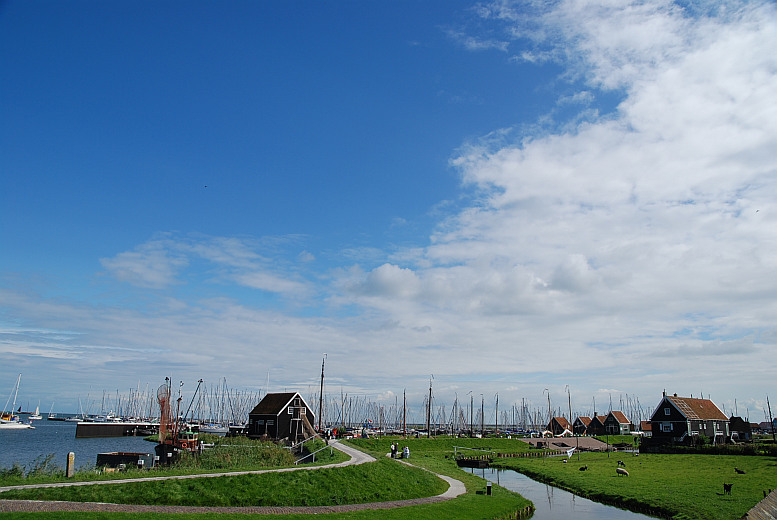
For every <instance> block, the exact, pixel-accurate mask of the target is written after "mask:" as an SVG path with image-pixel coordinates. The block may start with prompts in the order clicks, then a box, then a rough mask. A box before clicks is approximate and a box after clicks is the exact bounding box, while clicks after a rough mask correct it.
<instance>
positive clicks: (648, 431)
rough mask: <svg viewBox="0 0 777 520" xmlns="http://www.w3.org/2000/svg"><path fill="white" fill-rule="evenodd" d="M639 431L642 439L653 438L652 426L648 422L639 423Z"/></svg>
mask: <svg viewBox="0 0 777 520" xmlns="http://www.w3.org/2000/svg"><path fill="white" fill-rule="evenodd" d="M639 431H641V432H642V436H643V437H652V436H653V425H652V424H650V421H639Z"/></svg>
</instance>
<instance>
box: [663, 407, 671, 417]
mask: <svg viewBox="0 0 777 520" xmlns="http://www.w3.org/2000/svg"><path fill="white" fill-rule="evenodd" d="M671 413H672V410H671V409H670V408H664V415H670V414H671Z"/></svg>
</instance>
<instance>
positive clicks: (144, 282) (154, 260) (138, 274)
mask: <svg viewBox="0 0 777 520" xmlns="http://www.w3.org/2000/svg"><path fill="white" fill-rule="evenodd" d="M168 246H169V241H167V240H164V239H160V240H152V241H150V242H148V243H146V244H143V245H141V246H139V247H137V248H135V249H134V250H133V251H126V252H124V253H119V254H118V255H116V256H114V257H113V258H101V259H100V263H101V264H102V266H103V267H104V268H105V269H107V270H108V271H109V272H110V273H111V274H113V276H114V277H116V279H117V280H120V281H122V282H127V283H130V284H132V285H137V286H138V287H147V288H153V289H158V288H162V287H166V286H168V285H170V284H172V283H175V277H176V275H177V274H178V273H179V272H180V270H181V269H183V268H184V267H186V265H187V264H188V262H187V260H186V258H185V257H184V256H183V255H181V254H180V253H179V252H176V251H171V250H170V249H169V247H168Z"/></svg>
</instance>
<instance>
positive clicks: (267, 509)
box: [0, 442, 466, 514]
mask: <svg viewBox="0 0 777 520" xmlns="http://www.w3.org/2000/svg"><path fill="white" fill-rule="evenodd" d="M331 446H333V447H334V448H336V449H338V450H340V451H342V452H343V453H345V454H347V455H349V456H350V457H351V458H350V459H349V460H347V461H345V462H339V463H336V464H327V465H324V466H313V467H293V468H281V469H266V470H256V471H238V472H226V473H208V474H204V475H177V476H168V477H146V478H135V479H122V480H100V481H93V482H57V483H52V484H28V485H23V486H6V487H0V493H2V492H3V491H8V490H11V489H30V488H51V487H68V486H91V485H107V484H126V483H130V482H149V481H154V480H171V479H190V478H212V477H222V476H234V475H249V474H260V473H280V472H287V471H300V470H316V469H321V468H337V467H344V466H352V465H356V464H364V463H366V462H373V461H374V460H375V458H374V457H371V456H370V455H367V454H366V453H364V452H362V451H359V450H357V449H355V448H351V447H350V446H345V445H344V444H341V443H339V442H334V443H332V444H331ZM437 476H438V477H440V478H441V479H443V480H445V481H446V482H447V483H448V485H449V487H448V490H447V491H445V493H442V494H441V495H437V496H434V497H426V498H416V499H412V500H393V501H389V502H369V503H364V504H347V505H336V506H313V507H301V506H289V507H274V506H257V507H195V506H154V505H133V504H106V503H100V502H60V501H40V500H2V499H0V513H5V512H20V511H26V512H42V511H82V512H88V511H102V512H127V513H248V514H291V513H307V514H320V513H338V512H346V511H359V510H365V509H390V508H394V507H406V506H411V505H417V504H432V503H435V502H442V501H445V500H450V499H452V498H456V497H457V496H459V495H462V494H464V493H466V488H465V487H464V484H463V483H462V482H461V481H459V480H456V479H453V478H450V477H446V476H445V475H437Z"/></svg>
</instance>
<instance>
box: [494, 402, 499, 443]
mask: <svg viewBox="0 0 777 520" xmlns="http://www.w3.org/2000/svg"><path fill="white" fill-rule="evenodd" d="M494 420H495V421H496V423H495V425H494V433H495V434H496V436H497V437H499V394H496V408H495V409H494Z"/></svg>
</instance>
